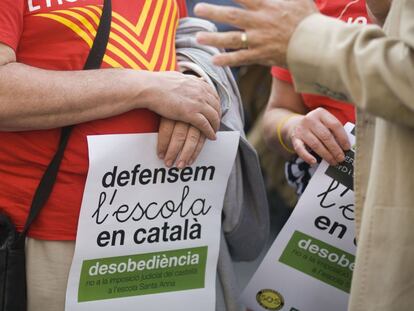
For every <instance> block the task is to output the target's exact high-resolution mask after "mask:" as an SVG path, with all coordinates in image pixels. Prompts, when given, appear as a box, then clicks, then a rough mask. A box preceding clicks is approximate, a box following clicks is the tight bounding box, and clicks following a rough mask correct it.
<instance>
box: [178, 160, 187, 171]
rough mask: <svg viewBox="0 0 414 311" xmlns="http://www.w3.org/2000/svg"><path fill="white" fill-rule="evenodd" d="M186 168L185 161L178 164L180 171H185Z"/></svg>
mask: <svg viewBox="0 0 414 311" xmlns="http://www.w3.org/2000/svg"><path fill="white" fill-rule="evenodd" d="M184 167H185V163H184V161H180V162H178V165H177V168H179V169H180V170H181V169H183V168H184Z"/></svg>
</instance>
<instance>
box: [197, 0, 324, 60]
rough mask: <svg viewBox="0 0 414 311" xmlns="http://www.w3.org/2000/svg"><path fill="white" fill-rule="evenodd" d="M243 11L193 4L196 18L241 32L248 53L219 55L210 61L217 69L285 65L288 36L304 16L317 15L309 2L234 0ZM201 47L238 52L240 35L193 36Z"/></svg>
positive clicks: (208, 34)
mask: <svg viewBox="0 0 414 311" xmlns="http://www.w3.org/2000/svg"><path fill="white" fill-rule="evenodd" d="M235 2H237V3H239V4H241V5H242V6H243V7H244V8H235V7H226V6H217V5H210V4H206V3H201V4H197V5H196V7H195V8H194V12H195V14H196V15H198V16H200V17H203V18H206V19H211V20H214V21H217V22H221V23H229V24H231V25H233V26H236V27H237V28H240V29H244V30H245V32H246V34H247V38H248V49H243V50H239V51H235V52H229V53H223V54H221V55H218V56H216V57H214V59H213V61H214V63H215V64H216V65H220V66H226V65H229V66H236V65H243V64H251V63H260V64H263V65H276V66H285V65H286V54H287V49H288V44H289V41H290V38H291V37H292V34H293V33H294V31H295V30H296V28H297V26H298V25H299V23H300V22H301V21H302V20H303V19H305V18H306V17H307V16H309V15H311V14H313V13H315V12H318V10H317V9H316V7H315V5H314V3H313V1H311V0H289V1H287V0H236V1H235ZM197 40H198V42H199V43H201V44H206V45H212V46H216V47H219V48H227V49H241V48H242V47H243V44H242V41H241V32H238V31H231V32H225V33H207V32H201V33H199V34H198V35H197Z"/></svg>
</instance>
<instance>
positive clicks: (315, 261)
mask: <svg viewBox="0 0 414 311" xmlns="http://www.w3.org/2000/svg"><path fill="white" fill-rule="evenodd" d="M345 130H346V132H347V133H348V137H349V140H350V142H351V145H354V143H355V136H354V134H353V131H354V125H353V124H350V123H348V124H347V125H346V126H345ZM353 155H354V151H353V150H350V151H348V152H347V153H346V160H345V162H344V163H342V164H340V165H338V166H336V167H332V166H329V164H328V163H327V162H326V161H322V163H321V164H320V165H319V167H318V168H317V170H316V172H315V174H314V176H313V177H312V179H311V180H310V182H309V184H308V186H307V188H306V190H305V192H304V193H303V195H302V196H301V198H300V200H299V202H298V204H297V205H296V207H295V209H294V211H293V212H292V215H291V216H290V218H289V220H288V221H287V223H286V224H285V226H284V227H283V229H282V230H281V232H280V233H279V235H278V236H277V238H276V240H275V242H274V243H273V245H272V247H271V248H270V250H269V252H268V253H267V255H266V256H265V258H264V260H263V262H262V263H261V265H260V266H259V268H258V270H257V272H256V273H255V274H254V276H253V278H252V280H251V281H250V282H249V284H248V286H247V287H246V289H245V290H244V292H243V298H242V299H243V301H244V303H245V304H246V305H247V306H248V308H249V309H251V310H255V311H266V310H282V311H346V310H347V306H348V296H349V289H350V285H351V278H352V272H353V268H354V261H355V258H354V255H355V251H356V246H355V229H354V193H353V183H352V181H353V161H354V156H353Z"/></svg>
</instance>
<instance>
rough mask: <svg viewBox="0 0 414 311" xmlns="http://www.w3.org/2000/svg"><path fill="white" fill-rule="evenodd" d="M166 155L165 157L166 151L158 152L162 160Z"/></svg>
mask: <svg viewBox="0 0 414 311" xmlns="http://www.w3.org/2000/svg"><path fill="white" fill-rule="evenodd" d="M164 157H165V154H164V153H162V152H160V153H159V154H158V158H160V159H161V160H163V159H164Z"/></svg>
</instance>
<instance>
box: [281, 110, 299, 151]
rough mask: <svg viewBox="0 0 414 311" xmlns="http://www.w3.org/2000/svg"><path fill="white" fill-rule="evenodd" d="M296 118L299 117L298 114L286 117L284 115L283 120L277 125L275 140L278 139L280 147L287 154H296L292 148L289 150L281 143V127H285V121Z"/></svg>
mask: <svg viewBox="0 0 414 311" xmlns="http://www.w3.org/2000/svg"><path fill="white" fill-rule="evenodd" d="M296 116H300V114H298V113H291V114H288V115H286V116H285V117H283V119H282V120H281V121H280V123H279V124H278V125H277V138H278V139H279V143H280V145H281V146H282V147H283V148H284V149H285V150H286V151H287V152H289V153H296V151H295V150H293V149H292V148H289V147H288V146H287V145H286V144H285V142H284V141H283V138H282V128H283V125H285V123H286V122H287V121H289V120H290V119H291V118H293V117H296Z"/></svg>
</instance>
